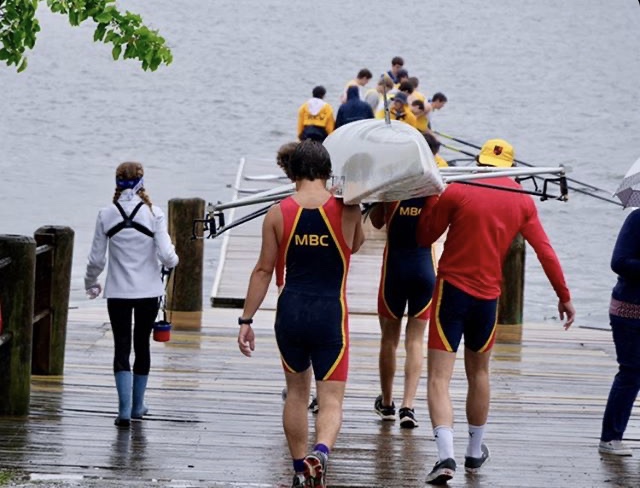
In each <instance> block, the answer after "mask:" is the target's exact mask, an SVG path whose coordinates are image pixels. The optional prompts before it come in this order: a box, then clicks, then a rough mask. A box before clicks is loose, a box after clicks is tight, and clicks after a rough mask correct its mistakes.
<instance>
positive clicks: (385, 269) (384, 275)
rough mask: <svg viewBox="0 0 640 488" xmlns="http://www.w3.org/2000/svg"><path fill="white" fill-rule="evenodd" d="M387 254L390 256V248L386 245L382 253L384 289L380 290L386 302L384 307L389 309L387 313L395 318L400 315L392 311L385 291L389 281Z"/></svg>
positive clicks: (382, 285) (382, 284) (381, 284)
mask: <svg viewBox="0 0 640 488" xmlns="http://www.w3.org/2000/svg"><path fill="white" fill-rule="evenodd" d="M387 256H389V250H388V249H387V246H385V247H384V253H383V255H382V277H381V279H382V282H381V283H380V287H381V288H382V290H380V295H382V303H384V308H386V309H387V313H388V314H389V315H391V317H393V318H394V319H398V317H396V314H394V313H393V312H392V311H391V308H389V304H388V303H387V296H386V295H385V293H384V289H385V286H384V285H385V283H386V282H387Z"/></svg>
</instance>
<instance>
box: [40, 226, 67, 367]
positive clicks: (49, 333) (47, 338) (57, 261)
mask: <svg viewBox="0 0 640 488" xmlns="http://www.w3.org/2000/svg"><path fill="white" fill-rule="evenodd" d="M34 236H35V240H36V243H37V245H38V249H40V248H41V246H50V249H48V250H46V251H45V252H43V255H45V254H46V257H45V256H42V257H43V259H42V260H40V256H38V258H37V259H38V260H37V266H38V265H39V264H40V263H41V262H42V265H43V266H45V269H43V270H42V273H41V272H40V270H36V276H37V280H38V283H37V284H36V288H37V293H36V302H35V304H36V305H35V310H34V311H35V317H34V324H33V357H32V373H33V374H42V375H62V374H63V372H64V351H65V340H66V336H67V316H68V311H69V290H70V288H71V268H72V261H73V240H74V231H73V229H71V228H69V227H61V226H45V227H40V228H39V229H38V230H36V232H35V234H34ZM40 287H42V288H40Z"/></svg>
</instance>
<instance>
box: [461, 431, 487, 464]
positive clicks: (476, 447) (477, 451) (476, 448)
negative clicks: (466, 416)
mask: <svg viewBox="0 0 640 488" xmlns="http://www.w3.org/2000/svg"><path fill="white" fill-rule="evenodd" d="M486 425H487V424H484V425H471V424H469V443H468V444H467V453H466V454H465V455H466V456H468V457H474V458H479V457H482V439H483V438H484V428H485V427H486Z"/></svg>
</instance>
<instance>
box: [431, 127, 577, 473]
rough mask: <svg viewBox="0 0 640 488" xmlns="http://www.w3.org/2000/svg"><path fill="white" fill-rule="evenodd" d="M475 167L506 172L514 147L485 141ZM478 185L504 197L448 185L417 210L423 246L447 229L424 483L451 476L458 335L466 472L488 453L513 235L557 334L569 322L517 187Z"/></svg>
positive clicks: (543, 239) (532, 212)
mask: <svg viewBox="0 0 640 488" xmlns="http://www.w3.org/2000/svg"><path fill="white" fill-rule="evenodd" d="M476 160H477V163H478V165H484V166H494V167H499V168H508V167H511V166H512V165H513V161H514V151H513V147H512V146H511V144H509V143H508V142H507V141H504V140H502V139H492V140H489V141H487V142H486V143H485V144H484V145H483V146H482V149H481V151H480V154H479V155H478V156H477V158H476ZM483 181H484V182H486V184H487V185H491V186H498V187H503V188H505V190H507V191H504V190H500V189H495V188H489V187H487V186H483V185H466V184H462V183H452V184H450V185H448V186H447V187H446V189H445V190H444V192H443V193H442V195H441V196H440V198H439V200H438V202H437V203H436V204H435V205H434V206H433V207H432V211H431V212H429V211H428V210H427V209H426V208H425V209H423V212H422V213H421V215H420V220H423V219H424V221H425V222H424V224H423V225H419V226H418V229H419V234H418V242H419V244H420V245H422V246H430V245H432V244H433V243H434V242H435V241H436V239H438V237H440V235H442V233H443V232H445V230H447V228H448V235H447V239H446V241H445V244H444V251H443V253H442V256H441V258H440V260H439V262H438V272H437V278H436V285H435V291H434V295H433V303H434V305H433V306H432V308H431V317H430V321H429V333H428V353H427V376H428V378H427V403H428V407H429V415H430V417H431V423H432V427H433V434H434V437H435V441H436V446H437V449H438V461H437V462H436V464H435V466H434V467H433V469H432V470H431V472H430V473H429V474H428V475H427V483H430V484H445V483H446V482H447V481H448V480H449V479H451V478H452V477H453V475H454V474H455V470H456V461H455V454H454V449H453V435H454V433H453V406H452V403H451V397H450V394H449V385H450V381H451V376H452V373H453V368H454V364H455V359H456V353H457V350H458V346H459V345H460V342H461V339H462V336H464V344H465V351H464V364H465V371H466V375H467V382H468V393H467V403H466V414H467V422H468V433H469V434H468V441H467V449H466V453H465V461H464V467H465V470H466V471H467V472H468V473H476V472H477V471H478V470H479V469H480V468H481V467H482V466H483V465H484V464H485V463H486V461H487V460H488V459H489V448H488V447H487V445H486V444H485V443H484V442H483V441H484V434H485V429H486V424H487V418H488V415H489V404H490V382H489V360H490V358H491V350H492V347H493V344H494V341H495V332H496V321H497V303H498V297H499V296H500V291H501V282H502V265H503V262H504V259H505V257H506V255H507V253H508V250H509V247H510V245H511V242H512V241H513V239H514V238H515V237H516V235H517V234H518V233H521V234H522V236H523V237H524V238H525V240H526V241H527V242H528V243H529V244H530V245H531V246H532V247H533V249H534V250H535V252H536V255H537V257H538V260H539V261H540V263H541V264H542V268H543V270H544V272H545V274H546V276H547V278H548V279H549V281H550V283H551V285H552V286H553V289H554V290H555V292H556V295H557V296H558V312H559V314H560V319H562V320H564V319H566V321H565V323H564V328H565V329H568V328H569V327H570V326H571V324H573V322H574V320H575V313H576V312H575V309H574V307H573V304H572V302H571V296H570V293H569V289H568V287H567V285H566V282H565V278H564V274H563V272H562V268H561V266H560V262H559V260H558V257H557V256H556V253H555V252H554V250H553V248H552V247H551V243H550V242H549V238H548V237H547V234H546V233H545V231H544V229H543V227H542V224H541V223H540V220H539V218H538V212H537V209H536V205H535V203H534V201H533V199H532V198H531V197H530V196H529V195H526V194H524V193H517V191H518V190H521V189H522V187H521V186H520V184H518V183H516V182H515V181H514V180H513V179H511V178H508V177H496V178H489V179H486V180H483ZM480 250H481V251H480Z"/></svg>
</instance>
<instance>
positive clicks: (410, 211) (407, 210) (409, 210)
mask: <svg viewBox="0 0 640 488" xmlns="http://www.w3.org/2000/svg"><path fill="white" fill-rule="evenodd" d="M421 211H422V209H421V208H419V207H401V208H400V215H409V216H411V217H417V216H418V215H420V212H421Z"/></svg>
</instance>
